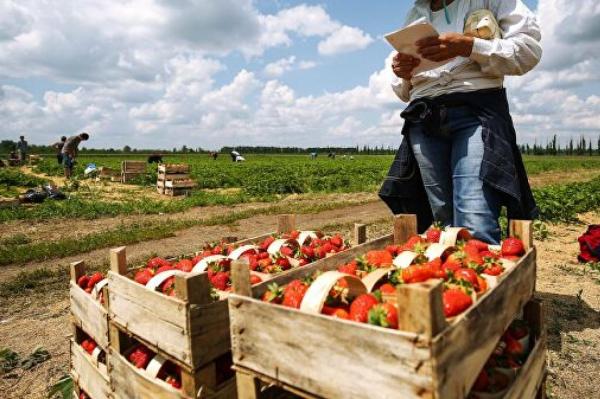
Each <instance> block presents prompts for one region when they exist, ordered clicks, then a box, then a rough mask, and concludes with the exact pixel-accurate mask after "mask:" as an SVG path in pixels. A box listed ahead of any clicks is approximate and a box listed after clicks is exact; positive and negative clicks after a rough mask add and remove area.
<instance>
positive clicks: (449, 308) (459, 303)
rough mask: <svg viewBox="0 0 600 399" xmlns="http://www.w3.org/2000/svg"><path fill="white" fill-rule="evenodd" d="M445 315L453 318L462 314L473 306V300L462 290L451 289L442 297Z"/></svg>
mask: <svg viewBox="0 0 600 399" xmlns="http://www.w3.org/2000/svg"><path fill="white" fill-rule="evenodd" d="M442 301H443V303H444V315H445V316H446V317H453V316H456V315H458V314H461V313H462V312H464V311H465V310H467V309H468V308H469V306H471V305H472V304H473V299H472V298H471V296H470V295H467V294H466V293H465V292H464V291H463V290H462V289H460V288H450V289H448V290H446V291H444V294H443V295H442Z"/></svg>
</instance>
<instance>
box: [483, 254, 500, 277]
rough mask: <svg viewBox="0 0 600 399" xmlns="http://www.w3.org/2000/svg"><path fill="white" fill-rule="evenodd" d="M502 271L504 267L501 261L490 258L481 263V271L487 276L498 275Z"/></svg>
mask: <svg viewBox="0 0 600 399" xmlns="http://www.w3.org/2000/svg"><path fill="white" fill-rule="evenodd" d="M503 272H504V267H503V266H502V264H501V263H499V262H496V261H494V260H492V259H490V258H488V260H486V262H485V263H484V264H483V273H484V274H487V275H488V276H499V275H501V274H502V273H503Z"/></svg>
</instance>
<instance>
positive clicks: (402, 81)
mask: <svg viewBox="0 0 600 399" xmlns="http://www.w3.org/2000/svg"><path fill="white" fill-rule="evenodd" d="M417 19H419V14H418V13H417V12H416V10H415V9H414V8H413V9H412V10H411V11H410V12H409V13H408V16H407V17H406V21H405V22H404V26H405V27H406V26H408V25H410V24H412V23H414V22H415V21H416V20H417ZM397 57H398V55H396V57H395V59H394V60H393V61H392V70H393V71H394V73H395V74H396V77H397V79H394V81H393V82H392V90H394V93H396V95H397V96H398V98H400V100H402V101H404V102H409V101H410V91H411V89H412V83H411V82H410V77H409V76H408V75H407V76H402V75H404V74H402V73H398V71H397V70H396V68H395V67H394V62H395V61H396V58H397ZM411 58H412V57H411ZM415 60H416V59H415ZM417 65H418V63H415V65H414V67H413V68H412V69H414V68H416V67H417ZM410 75H411V77H412V73H411V74H410Z"/></svg>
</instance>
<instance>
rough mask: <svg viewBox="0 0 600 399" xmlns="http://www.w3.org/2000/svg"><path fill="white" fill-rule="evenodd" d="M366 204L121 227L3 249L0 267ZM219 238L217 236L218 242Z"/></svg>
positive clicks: (289, 207) (271, 209)
mask: <svg viewBox="0 0 600 399" xmlns="http://www.w3.org/2000/svg"><path fill="white" fill-rule="evenodd" d="M364 203H366V201H334V202H322V203H318V204H300V205H296V204H277V205H271V206H268V207H264V208H256V209H247V210H243V211H237V212H230V213H226V214H223V215H216V216H212V217H210V218H205V219H185V220H171V219H168V220H161V221H153V222H145V223H134V224H131V225H121V226H119V227H117V228H113V229H110V230H106V231H102V232H97V233H92V234H88V235H85V236H83V237H79V238H64V239H61V240H57V241H46V242H35V243H25V244H13V245H5V246H0V266H4V265H10V264H24V263H27V262H32V261H43V260H49V259H55V258H64V257H66V256H70V255H76V254H79V253H85V252H90V251H93V250H96V249H101V248H108V247H111V246H117V245H129V244H134V243H138V242H143V241H149V240H158V239H163V238H168V237H173V236H175V233H176V232H177V231H179V230H183V229H186V228H190V227H194V226H218V225H229V224H232V223H235V222H237V221H239V220H242V219H247V218H250V217H253V216H258V215H274V214H281V213H292V212H293V213H296V214H306V213H319V212H323V211H326V210H330V209H336V208H340V207H347V206H351V205H361V204H364ZM216 239H218V238H217V237H215V240H216Z"/></svg>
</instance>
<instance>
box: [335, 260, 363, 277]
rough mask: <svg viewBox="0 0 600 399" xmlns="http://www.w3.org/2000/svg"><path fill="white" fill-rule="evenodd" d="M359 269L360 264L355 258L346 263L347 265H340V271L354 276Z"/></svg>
mask: <svg viewBox="0 0 600 399" xmlns="http://www.w3.org/2000/svg"><path fill="white" fill-rule="evenodd" d="M357 269H358V265H357V264H356V261H354V260H353V261H352V262H350V263H346V264H345V265H342V266H340V267H338V271H339V272H340V273H346V274H351V275H353V276H356V270H357Z"/></svg>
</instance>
